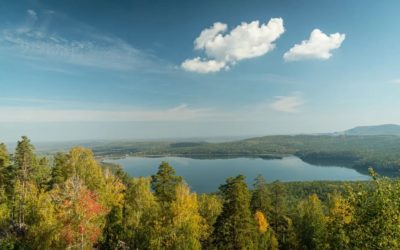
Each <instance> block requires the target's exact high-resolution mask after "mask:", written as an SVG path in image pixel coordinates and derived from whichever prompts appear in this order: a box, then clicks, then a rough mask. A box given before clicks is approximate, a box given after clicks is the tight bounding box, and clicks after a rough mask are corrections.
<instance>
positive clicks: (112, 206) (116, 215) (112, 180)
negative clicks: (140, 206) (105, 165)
mask: <svg viewBox="0 0 400 250" xmlns="http://www.w3.org/2000/svg"><path fill="white" fill-rule="evenodd" d="M104 179H105V186H104V188H103V189H102V190H99V193H100V199H99V200H100V201H101V204H103V205H104V207H105V208H107V212H108V214H107V216H106V224H105V227H104V230H103V239H102V241H101V245H100V247H101V248H102V249H118V248H119V247H120V244H121V242H122V241H123V240H124V238H123V237H124V232H123V223H122V222H123V207H124V198H125V197H124V196H125V190H126V187H125V185H124V184H123V183H122V182H121V180H120V179H119V178H117V177H116V176H115V175H114V174H113V173H111V171H110V170H108V169H106V170H105V171H104Z"/></svg>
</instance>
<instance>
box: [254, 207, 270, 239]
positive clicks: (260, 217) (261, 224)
mask: <svg viewBox="0 0 400 250" xmlns="http://www.w3.org/2000/svg"><path fill="white" fill-rule="evenodd" d="M255 218H256V221H257V225H258V231H259V232H260V233H262V234H263V233H265V232H266V231H267V230H268V221H267V218H266V217H265V216H264V214H263V213H262V212H260V211H256V214H255Z"/></svg>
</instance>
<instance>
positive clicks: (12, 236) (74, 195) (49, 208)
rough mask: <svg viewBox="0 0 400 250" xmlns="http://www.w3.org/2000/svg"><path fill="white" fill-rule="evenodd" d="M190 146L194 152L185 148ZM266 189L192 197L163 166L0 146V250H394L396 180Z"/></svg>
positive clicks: (234, 180)
mask: <svg viewBox="0 0 400 250" xmlns="http://www.w3.org/2000/svg"><path fill="white" fill-rule="evenodd" d="M191 146H193V145H191ZM370 174H371V176H372V181H370V182H360V183H341V182H311V183H310V182H308V183H300V182H295V183H281V182H279V181H275V182H273V183H266V182H265V180H264V179H263V177H262V176H259V177H257V178H256V179H255V180H254V185H253V186H252V187H248V186H247V184H246V182H245V177H244V176H242V175H239V176H236V177H231V178H228V179H227V180H226V182H225V183H222V185H221V186H220V188H219V190H216V192H215V193H213V194H196V193H194V192H191V191H190V188H189V186H188V185H187V184H186V183H185V181H184V180H183V178H182V177H180V176H177V175H176V173H175V171H174V169H173V167H172V166H170V165H169V164H168V163H166V162H163V163H161V165H160V166H159V170H158V172H157V173H154V175H153V176H151V177H148V178H135V177H129V176H127V175H126V174H125V173H124V172H123V171H122V169H121V168H120V167H118V166H110V165H107V166H102V165H101V164H100V163H99V162H98V161H96V159H95V158H94V156H93V153H92V151H91V150H89V149H86V148H82V147H75V148H72V149H71V150H70V151H69V152H68V153H57V154H55V155H54V156H52V157H48V158H45V157H39V156H37V155H36V154H35V150H34V147H33V145H32V144H31V142H30V140H29V139H28V138H27V137H22V138H21V140H20V141H19V142H18V143H17V146H16V149H15V151H14V153H13V154H12V155H10V154H9V152H8V151H7V148H6V146H5V145H4V144H0V246H1V248H2V249H400V228H399V225H400V206H399V204H400V181H399V180H397V179H386V178H380V177H378V176H377V174H375V173H374V172H373V171H372V170H371V171H370Z"/></svg>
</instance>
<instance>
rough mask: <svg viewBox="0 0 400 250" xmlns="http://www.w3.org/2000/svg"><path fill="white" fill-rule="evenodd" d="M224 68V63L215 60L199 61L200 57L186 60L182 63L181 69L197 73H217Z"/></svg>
mask: <svg viewBox="0 0 400 250" xmlns="http://www.w3.org/2000/svg"><path fill="white" fill-rule="evenodd" d="M225 66H226V64H225V62H219V61H216V60H202V59H200V57H196V58H194V59H186V60H185V61H184V62H183V63H182V68H183V69H185V70H187V71H194V72H198V73H211V72H218V71H220V70H221V69H222V68H224V67H225Z"/></svg>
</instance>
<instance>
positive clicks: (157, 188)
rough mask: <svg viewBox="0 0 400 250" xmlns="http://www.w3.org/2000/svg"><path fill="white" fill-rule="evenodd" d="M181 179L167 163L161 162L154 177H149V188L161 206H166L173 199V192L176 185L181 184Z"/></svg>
mask: <svg viewBox="0 0 400 250" xmlns="http://www.w3.org/2000/svg"><path fill="white" fill-rule="evenodd" d="M182 181H183V180H182V177H181V176H176V175H175V169H174V168H173V167H171V166H170V165H169V164H168V163H167V162H162V163H161V165H160V167H159V168H158V171H157V173H156V174H155V175H152V176H151V187H152V188H153V190H154V194H155V196H156V197H157V198H158V200H159V201H160V202H161V205H164V204H168V203H170V202H172V201H173V200H174V199H175V191H176V187H177V185H178V184H180V183H182Z"/></svg>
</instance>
